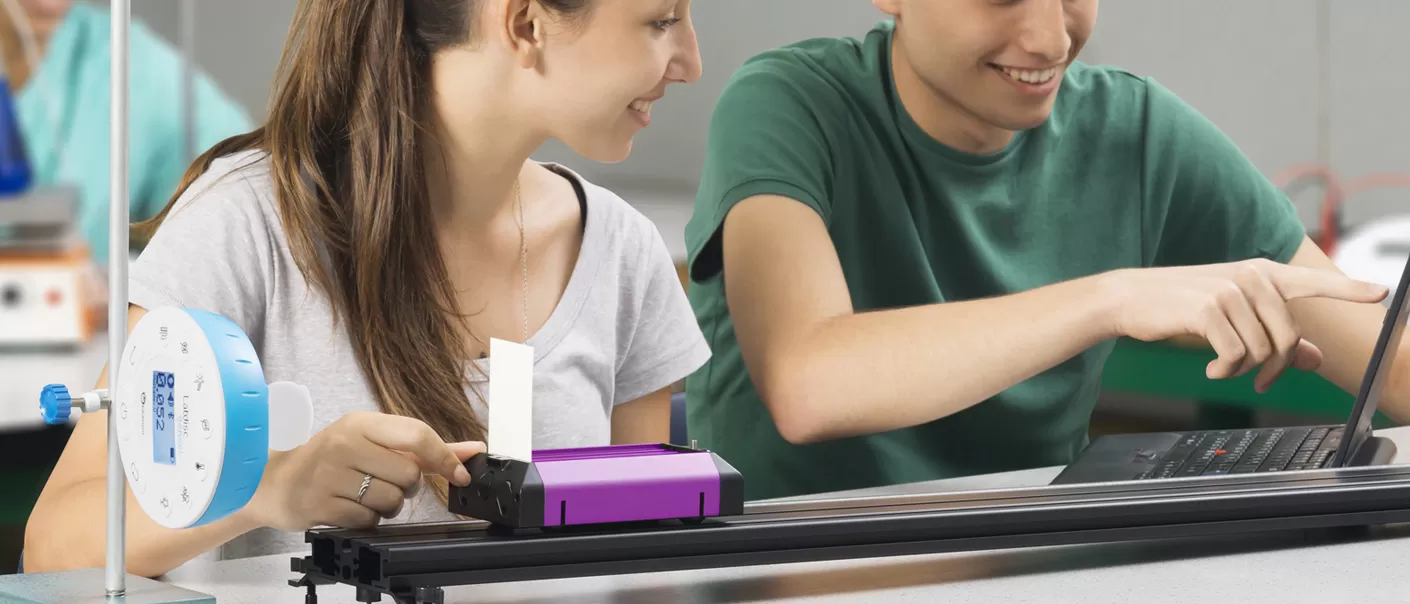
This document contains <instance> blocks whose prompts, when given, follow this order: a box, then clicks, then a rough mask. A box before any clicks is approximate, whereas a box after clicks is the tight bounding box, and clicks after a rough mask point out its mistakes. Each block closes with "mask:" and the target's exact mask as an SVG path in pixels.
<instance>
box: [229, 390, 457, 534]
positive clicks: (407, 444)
mask: <svg viewBox="0 0 1410 604" xmlns="http://www.w3.org/2000/svg"><path fill="white" fill-rule="evenodd" d="M484 450H485V446H484V444H483V443H478V442H468V443H446V442H444V441H443V440H441V438H440V437H439V436H437V435H436V432H435V431H434V430H432V429H431V427H430V426H427V425H426V424H425V423H423V422H421V421H419V420H416V419H413V418H409V417H401V416H395V415H387V414H383V413H374V412H354V413H349V414H347V415H345V416H343V417H342V418H340V419H339V420H338V421H336V422H333V424H332V425H330V426H328V427H327V428H325V429H323V430H321V431H319V432H318V433H317V434H315V435H314V436H313V437H312V438H310V439H309V441H308V442H307V443H305V444H303V445H302V446H299V447H296V448H294V449H292V450H289V451H284V452H277V451H271V452H270V457H269V464H268V465H267V466H266V467H265V472H264V477H263V479H262V480H261V481H260V485H259V488H258V489H257V490H256V491H255V495H254V497H253V498H252V499H251V500H250V503H249V505H248V506H246V508H245V513H247V514H249V515H250V516H251V519H252V520H253V521H254V522H256V523H257V524H259V525H260V526H268V527H272V528H276V529H280V530H284V531H304V530H308V529H310V528H312V527H315V526H336V527H342V528H367V527H372V526H376V525H377V523H378V522H380V521H381V519H382V518H393V517H395V516H396V515H397V514H398V513H400V512H401V508H402V504H403V503H404V502H405V501H406V499H407V497H408V496H409V493H414V489H415V487H416V486H417V485H418V484H419V483H420V481H421V475H422V472H423V471H424V472H433V473H436V474H440V475H441V476H444V477H445V478H446V479H447V480H449V481H450V482H451V483H452V484H455V485H458V486H466V485H468V484H470V473H469V472H468V471H466V470H465V466H464V464H463V462H464V460H466V459H469V458H470V457H471V456H473V455H475V454H476V453H480V452H483V451H484ZM364 476H371V480H370V482H369V484H368V486H367V490H366V492H364V493H362V494H361V496H360V497H359V491H361V490H362V483H363V478H364Z"/></svg>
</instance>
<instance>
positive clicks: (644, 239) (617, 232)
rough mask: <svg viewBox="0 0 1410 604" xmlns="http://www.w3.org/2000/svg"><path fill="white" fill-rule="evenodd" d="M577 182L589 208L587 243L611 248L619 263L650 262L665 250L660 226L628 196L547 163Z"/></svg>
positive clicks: (547, 165) (564, 168) (586, 230)
mask: <svg viewBox="0 0 1410 604" xmlns="http://www.w3.org/2000/svg"><path fill="white" fill-rule="evenodd" d="M545 167H548V168H549V169H551V170H553V171H555V172H558V173H559V174H562V175H564V176H566V177H568V178H569V179H570V180H572V181H574V182H575V183H576V186H577V187H578V188H580V189H581V193H582V196H583V198H584V201H585V205H586V208H587V212H586V219H587V224H586V226H585V236H584V243H585V244H589V243H590V242H595V243H596V244H599V245H602V246H604V247H606V248H608V249H609V250H610V252H611V253H610V256H611V257H613V258H616V260H617V262H618V263H626V264H637V263H649V262H650V261H651V260H652V257H651V255H652V254H655V253H658V252H662V253H664V250H665V241H664V239H663V238H662V234H661V231H660V229H659V228H658V227H657V225H656V223H654V222H652V221H651V219H650V218H649V217H647V216H646V214H645V213H643V212H642V211H641V209H639V208H638V207H637V206H636V205H635V204H633V203H632V202H630V201H628V199H627V198H626V197H624V196H623V195H621V194H618V193H617V192H616V191H613V190H612V189H609V188H607V187H605V186H602V185H599V184H596V183H594V182H592V181H590V180H588V179H587V178H585V177H584V176H583V175H582V174H580V173H578V172H576V171H574V170H572V169H571V168H568V167H567V166H564V165H562V164H545Z"/></svg>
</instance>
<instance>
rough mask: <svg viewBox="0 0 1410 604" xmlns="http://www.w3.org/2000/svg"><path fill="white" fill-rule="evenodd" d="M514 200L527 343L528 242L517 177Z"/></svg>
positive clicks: (522, 199) (526, 341) (526, 340)
mask: <svg viewBox="0 0 1410 604" xmlns="http://www.w3.org/2000/svg"><path fill="white" fill-rule="evenodd" d="M514 201H515V204H516V205H518V206H519V268H520V270H521V271H522V272H523V275H524V276H523V295H524V343H525V344H528V343H529V243H528V240H527V239H526V238H525V237H524V197H523V195H521V194H520V192H519V179H518V178H517V177H516V178H515V179H514Z"/></svg>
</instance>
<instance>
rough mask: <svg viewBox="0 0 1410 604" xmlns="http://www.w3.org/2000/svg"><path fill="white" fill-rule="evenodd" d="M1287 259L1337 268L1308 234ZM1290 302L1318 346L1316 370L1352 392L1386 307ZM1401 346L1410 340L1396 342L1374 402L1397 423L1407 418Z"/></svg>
mask: <svg viewBox="0 0 1410 604" xmlns="http://www.w3.org/2000/svg"><path fill="white" fill-rule="evenodd" d="M1289 264H1292V265H1294V266H1304V267H1308V268H1315V269H1322V270H1331V271H1338V272H1340V269H1338V268H1337V266H1336V264H1334V263H1333V262H1332V260H1331V259H1330V258H1328V257H1327V255H1326V254H1325V253H1323V252H1322V250H1321V248H1318V247H1317V244H1315V243H1313V241H1312V240H1311V239H1306V240H1304V241H1303V243H1302V246H1301V247H1299V248H1298V251H1297V254H1296V255H1294V256H1293V259H1292V260H1291V261H1290V262H1289ZM1290 308H1291V309H1292V313H1293V317H1294V318H1295V319H1296V320H1297V322H1298V325H1299V326H1301V328H1302V333H1303V337H1304V338H1306V339H1307V340H1308V341H1310V342H1312V343H1313V344H1316V345H1317V347H1318V348H1320V349H1321V350H1322V353H1323V360H1322V366H1321V368H1320V369H1319V370H1318V371H1317V373H1318V374H1320V375H1321V376H1322V377H1324V378H1326V379H1327V381H1329V382H1332V383H1334V384H1336V385H1337V386H1340V387H1341V388H1342V389H1344V390H1346V391H1347V392H1350V393H1352V394H1356V393H1357V391H1358V390H1359V389H1360V387H1361V381H1362V380H1363V379H1364V378H1365V375H1366V366H1367V365H1368V364H1369V363H1370V362H1371V354H1372V352H1374V350H1375V348H1376V338H1377V337H1378V336H1379V335H1380V333H1381V326H1382V324H1383V323H1384V322H1385V317H1386V308H1385V307H1384V306H1382V305H1380V304H1358V303H1355V302H1345V301H1342V300H1333V299H1317V298H1312V299H1306V300H1298V301H1296V302H1294V303H1292V304H1290ZM1407 349H1410V341H1407V342H1403V343H1402V344H1401V346H1400V351H1399V353H1398V354H1397V355H1396V359H1395V367H1393V368H1392V371H1391V375H1390V381H1389V382H1387V384H1386V389H1385V392H1384V395H1383V397H1382V399H1381V403H1380V407H1381V410H1383V411H1384V412H1385V413H1386V415H1387V416H1389V417H1390V418H1392V419H1394V420H1395V421H1396V422H1398V423H1406V422H1410V350H1407Z"/></svg>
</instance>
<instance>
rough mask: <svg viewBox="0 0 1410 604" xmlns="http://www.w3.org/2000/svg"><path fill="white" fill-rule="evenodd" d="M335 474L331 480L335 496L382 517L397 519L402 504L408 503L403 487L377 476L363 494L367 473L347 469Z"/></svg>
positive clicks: (369, 481) (368, 484) (369, 482)
mask: <svg viewBox="0 0 1410 604" xmlns="http://www.w3.org/2000/svg"><path fill="white" fill-rule="evenodd" d="M334 474H335V475H334V476H330V478H329V480H331V481H333V484H334V485H336V486H334V490H333V495H335V496H336V497H337V498H341V499H346V500H348V501H351V502H353V503H356V504H358V505H361V506H363V507H365V508H368V509H371V510H373V511H374V512H377V514H378V515H380V516H382V517H385V518H392V517H395V516H396V515H397V513H398V512H400V511H401V506H402V503H403V502H405V501H406V499H405V497H404V496H403V491H402V489H401V487H398V486H396V485H394V484H392V483H390V482H387V481H385V480H382V479H381V478H377V477H376V476H373V477H372V478H371V480H368V481H367V490H366V492H362V483H363V479H364V477H365V476H366V474H365V473H363V472H359V471H357V470H354V469H352V468H347V469H344V470H341V471H337V472H335V473H334ZM359 493H361V497H360V498H359Z"/></svg>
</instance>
